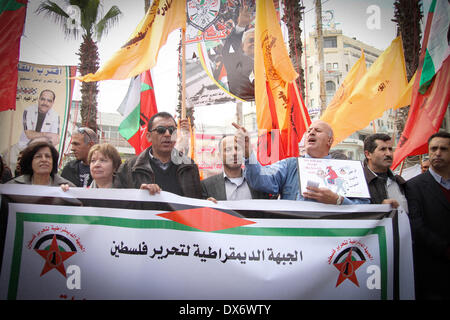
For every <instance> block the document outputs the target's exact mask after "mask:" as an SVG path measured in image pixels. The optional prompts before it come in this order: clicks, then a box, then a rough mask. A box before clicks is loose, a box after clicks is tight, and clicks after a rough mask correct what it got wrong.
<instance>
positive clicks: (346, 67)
mask: <svg viewBox="0 0 450 320" xmlns="http://www.w3.org/2000/svg"><path fill="white" fill-rule="evenodd" d="M345 71H347V72H348V64H346V65H345Z"/></svg>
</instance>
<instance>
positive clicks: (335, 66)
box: [333, 62, 339, 70]
mask: <svg viewBox="0 0 450 320" xmlns="http://www.w3.org/2000/svg"><path fill="white" fill-rule="evenodd" d="M338 67H339V65H338V63H337V62H335V63H333V70H337V69H338Z"/></svg>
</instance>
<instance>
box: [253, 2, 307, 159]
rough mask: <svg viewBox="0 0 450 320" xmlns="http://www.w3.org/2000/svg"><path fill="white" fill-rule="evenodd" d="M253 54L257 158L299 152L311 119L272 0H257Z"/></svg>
mask: <svg viewBox="0 0 450 320" xmlns="http://www.w3.org/2000/svg"><path fill="white" fill-rule="evenodd" d="M254 56H255V62H254V69H255V102H256V121H257V125H258V129H259V133H258V159H259V160H260V162H261V163H263V164H267V163H271V162H274V161H278V160H280V159H284V158H286V157H289V156H297V155H298V142H299V141H300V139H301V137H302V135H303V131H304V130H305V128H303V127H305V126H307V125H308V124H309V123H310V120H309V116H308V115H307V113H306V111H304V110H303V109H302V106H303V103H302V102H301V101H300V99H298V95H297V94H296V91H295V89H296V87H295V82H294V81H295V79H296V78H297V76H298V74H297V72H295V70H294V68H293V66H292V62H291V59H290V58H289V53H288V51H287V48H286V46H285V44H284V41H283V35H282V33H281V28H280V25H279V22H278V19H277V15H276V11H275V7H274V4H273V1H257V2H256V23H255V53H254ZM302 110H303V113H302ZM304 113H306V115H305V114H304ZM301 115H303V117H301ZM308 120H309V122H308ZM304 122H305V123H306V124H305V125H303V123H304ZM302 128H303V129H302ZM298 137H299V138H298ZM297 138H298V139H297ZM297 140H298V141H297ZM270 144H271V147H269V145H270ZM269 149H270V150H274V151H275V152H278V154H273V153H272V151H269Z"/></svg>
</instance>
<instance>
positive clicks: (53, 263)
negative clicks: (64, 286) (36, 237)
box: [34, 235, 76, 278]
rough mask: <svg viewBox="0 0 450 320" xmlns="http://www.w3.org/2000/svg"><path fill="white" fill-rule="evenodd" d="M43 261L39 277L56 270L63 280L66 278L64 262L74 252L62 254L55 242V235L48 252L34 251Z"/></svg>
mask: <svg viewBox="0 0 450 320" xmlns="http://www.w3.org/2000/svg"><path fill="white" fill-rule="evenodd" d="M34 250H35V251H36V252H37V253H38V254H39V255H40V256H41V257H42V258H44V260H45V264H44V268H43V269H42V272H41V277H42V276H43V275H44V274H46V273H47V272H49V271H50V270H52V269H56V270H58V271H59V272H60V273H61V274H62V275H63V276H64V278H66V268H65V267H64V261H65V260H67V259H69V258H70V257H71V256H72V255H74V254H75V253H76V251H69V252H64V251H60V250H59V247H58V242H56V235H53V240H52V244H51V245H50V248H48V250H38V249H34Z"/></svg>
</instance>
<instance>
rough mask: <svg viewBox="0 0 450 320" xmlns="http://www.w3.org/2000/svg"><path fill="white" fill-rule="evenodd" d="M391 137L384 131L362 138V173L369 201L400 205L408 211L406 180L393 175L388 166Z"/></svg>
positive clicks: (390, 161) (391, 155)
mask: <svg viewBox="0 0 450 320" xmlns="http://www.w3.org/2000/svg"><path fill="white" fill-rule="evenodd" d="M392 144H393V142H392V139H391V137H390V136H388V135H387V134H385V133H374V134H372V135H370V136H368V137H366V139H364V155H365V156H366V159H365V160H364V175H365V178H366V181H367V185H368V187H369V192H370V202H371V203H374V204H380V203H382V204H390V205H391V206H392V207H393V208H398V207H399V206H401V207H402V208H403V209H404V210H406V211H408V205H407V201H406V197H405V183H406V181H405V180H404V179H403V178H402V177H401V176H399V175H394V174H393V173H392V171H391V169H389V168H390V166H391V165H392V160H393V155H394V152H393V149H392Z"/></svg>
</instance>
